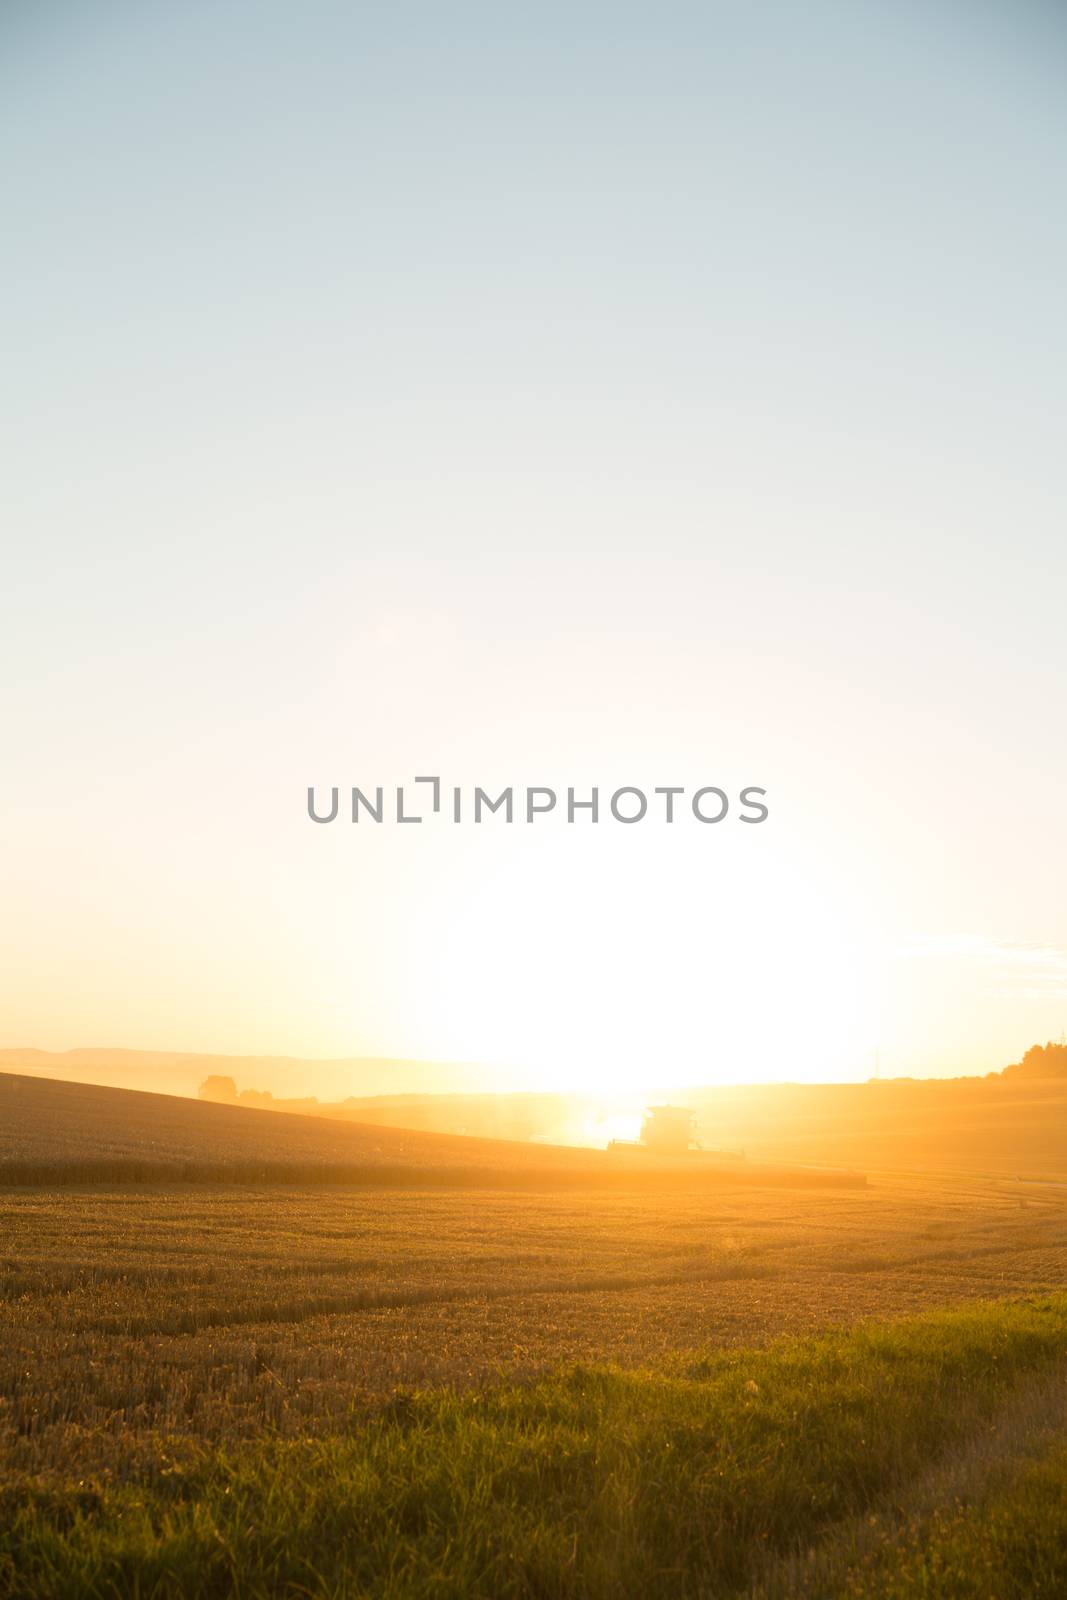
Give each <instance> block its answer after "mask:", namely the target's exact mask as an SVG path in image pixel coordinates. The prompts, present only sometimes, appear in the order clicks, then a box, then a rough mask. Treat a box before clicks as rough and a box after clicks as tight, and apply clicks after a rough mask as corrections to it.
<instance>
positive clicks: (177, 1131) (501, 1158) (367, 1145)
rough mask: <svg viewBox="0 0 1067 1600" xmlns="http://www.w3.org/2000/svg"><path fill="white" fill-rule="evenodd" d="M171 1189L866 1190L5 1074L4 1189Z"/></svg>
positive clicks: (0, 1080)
mask: <svg viewBox="0 0 1067 1600" xmlns="http://www.w3.org/2000/svg"><path fill="white" fill-rule="evenodd" d="M740 1169H743V1170H740ZM171 1180H177V1181H183V1182H208V1183H210V1182H230V1183H233V1182H237V1183H249V1184H265V1183H275V1184H289V1185H292V1186H306V1185H308V1184H320V1183H341V1184H347V1185H364V1186H375V1187H383V1186H390V1187H397V1188H399V1187H403V1188H412V1187H415V1188H417V1187H429V1186H433V1187H449V1188H471V1189H478V1188H481V1189H485V1188H524V1187H530V1188H535V1187H537V1188H540V1187H549V1188H597V1187H611V1188H639V1187H643V1186H645V1185H649V1184H651V1185H653V1186H657V1187H660V1186H668V1187H677V1186H679V1185H682V1186H685V1187H692V1186H698V1187H699V1186H704V1185H707V1184H723V1183H730V1184H733V1185H737V1184H785V1185H790V1186H803V1187H811V1186H833V1187H840V1186H842V1185H844V1186H847V1187H851V1188H854V1187H857V1186H862V1185H864V1184H865V1182H866V1180H865V1178H864V1177H863V1176H862V1174H859V1173H841V1172H824V1171H803V1170H801V1169H799V1168H796V1167H787V1166H776V1167H773V1168H771V1167H768V1166H761V1165H757V1164H756V1163H747V1162H740V1163H737V1162H735V1163H725V1164H716V1163H715V1162H714V1161H713V1160H711V1159H710V1158H703V1159H702V1158H701V1157H699V1156H695V1157H684V1156H683V1157H678V1158H674V1159H671V1158H660V1157H656V1156H652V1155H647V1156H646V1155H644V1154H642V1153H639V1154H638V1156H637V1157H636V1158H631V1159H629V1160H627V1159H620V1158H615V1157H613V1156H611V1155H609V1154H608V1153H607V1152H605V1151H603V1150H590V1149H587V1148H581V1147H577V1146H572V1147H562V1146H558V1145H542V1144H532V1143H526V1144H522V1143H513V1142H510V1141H507V1140H502V1139H501V1140H496V1139H474V1138H466V1137H463V1136H461V1135H450V1134H440V1133H424V1132H418V1131H412V1130H407V1129H401V1128H387V1127H374V1126H367V1125H361V1124H357V1123H350V1122H344V1121H340V1120H337V1119H333V1120H331V1119H328V1118H324V1117H312V1116H301V1115H296V1114H293V1113H283V1112H277V1111H260V1110H250V1109H247V1108H246V1107H244V1106H233V1105H217V1104H211V1103H209V1102H206V1101H199V1100H188V1099H184V1098H181V1097H179V1096H171V1095H159V1094H145V1093H142V1092H139V1091H137V1090H130V1089H109V1088H99V1087H96V1086H91V1085H88V1084H76V1083H62V1082H58V1081H56V1080H55V1079H50V1078H33V1077H30V1076H27V1075H22V1074H14V1073H0V1186H3V1185H4V1184H21V1185H34V1186H46V1185H54V1184H61V1183H68V1184H69V1183H103V1184H109V1183H110V1184H114V1183H131V1182H133V1183H137V1182H141V1183H154V1182H160V1181H171Z"/></svg>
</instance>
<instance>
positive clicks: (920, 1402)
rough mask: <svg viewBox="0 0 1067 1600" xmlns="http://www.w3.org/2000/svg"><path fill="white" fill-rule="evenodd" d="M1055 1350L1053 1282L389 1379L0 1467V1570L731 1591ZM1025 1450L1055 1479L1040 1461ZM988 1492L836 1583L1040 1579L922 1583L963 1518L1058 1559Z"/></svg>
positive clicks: (288, 1583) (549, 1590) (986, 1542)
mask: <svg viewBox="0 0 1067 1600" xmlns="http://www.w3.org/2000/svg"><path fill="white" fill-rule="evenodd" d="M1065 1366H1067V1296H1056V1297H1053V1298H1050V1299H1045V1300H1041V1301H1030V1302H1023V1303H1018V1302H1016V1303H1008V1304H986V1305H981V1306H976V1307H971V1308H969V1309H966V1310H962V1311H955V1312H941V1313H935V1314H930V1315H926V1316H923V1317H918V1318H913V1319H910V1320H907V1321H897V1322H893V1323H885V1324H876V1325H869V1326H866V1327H862V1328H859V1329H856V1330H853V1331H852V1332H849V1333H842V1334H835V1335H830V1336H827V1337H822V1338H818V1339H807V1340H802V1341H788V1342H780V1343H778V1344H776V1345H773V1346H771V1347H769V1348H766V1349H763V1350H760V1351H752V1352H744V1351H741V1352H736V1351H735V1352H732V1353H729V1354H718V1355H711V1356H709V1357H707V1358H706V1359H703V1360H699V1361H696V1362H694V1361H692V1360H688V1361H685V1362H683V1361H682V1360H681V1359H678V1360H676V1361H675V1362H674V1363H672V1364H668V1365H667V1366H665V1367H664V1368H663V1369H661V1370H659V1371H655V1372H641V1373H633V1372H630V1373H624V1372H620V1371H617V1370H613V1369H604V1368H591V1367H580V1368H574V1369H571V1370H569V1371H566V1372H561V1373H558V1374H556V1375H553V1376H551V1377H548V1378H543V1379H541V1380H539V1381H536V1382H534V1383H531V1384H529V1385H526V1386H518V1387H516V1386H512V1387H506V1388H503V1387H502V1388H498V1389H494V1390H489V1391H487V1392H484V1393H481V1394H467V1395H460V1396H457V1395H454V1394H449V1393H442V1392H439V1391H438V1392H432V1393H426V1394H423V1395H405V1394H398V1395H397V1396H395V1397H394V1399H393V1400H392V1402H391V1403H390V1404H389V1405H387V1406H386V1407H385V1408H384V1409H383V1410H382V1411H380V1412H378V1413H377V1414H375V1415H373V1416H370V1417H368V1415H367V1414H366V1413H364V1414H363V1415H361V1416H356V1415H355V1414H353V1417H352V1418H351V1420H350V1422H349V1424H348V1425H347V1427H345V1428H340V1429H338V1430H337V1431H336V1432H334V1433H332V1434H331V1435H329V1436H327V1437H323V1438H317V1439H305V1440H300V1439H297V1440H292V1439H289V1440H283V1439H278V1438H275V1439H271V1438H263V1439H261V1440H257V1441H253V1442H250V1443H247V1444H244V1445H239V1446H236V1447H233V1448H232V1449H229V1450H226V1449H223V1448H216V1449H213V1450H201V1451H193V1452H190V1451H178V1452H176V1453H175V1455H174V1458H173V1459H168V1458H167V1455H166V1453H165V1452H164V1451H161V1453H160V1458H159V1459H158V1460H157V1461H156V1462H154V1463H152V1464H150V1465H148V1466H146V1467H145V1468H144V1470H143V1472H142V1473H141V1475H140V1476H139V1477H138V1478H136V1479H131V1480H129V1481H127V1482H124V1483H110V1482H109V1481H108V1480H107V1479H101V1480H100V1481H98V1482H84V1481H83V1482H76V1483H74V1482H72V1483H69V1484H63V1483H62V1482H58V1481H52V1480H49V1481H47V1482H46V1481H44V1480H37V1481H35V1480H33V1479H31V1478H28V1477H25V1476H23V1477H20V1478H17V1479H12V1480H10V1481H9V1482H8V1483H7V1484H6V1486H2V1487H0V1529H2V1530H3V1531H2V1532H0V1594H2V1595H4V1596H11V1597H31V1596H32V1597H33V1600H49V1597H63V1600H89V1597H92V1600H98V1597H103V1596H107V1597H109V1600H118V1597H126V1596H131V1597H137V1600H146V1597H148V1596H153V1597H164V1596H166V1597H172V1596H173V1597H177V1596H182V1597H207V1596H222V1595H238V1596H242V1597H244V1600H258V1597H261V1596H267V1595H289V1596H297V1595H302V1596H308V1595H316V1596H327V1595H336V1596H342V1595H343V1596H356V1595H374V1596H383V1597H388V1600H402V1597H403V1600H416V1597H418V1600H423V1597H445V1596H476V1597H486V1600H508V1597H520V1596H521V1597H544V1600H549V1597H560V1600H563V1597H569V1596H575V1597H577V1596H582V1597H586V1596H588V1597H591V1600H598V1597H609V1596H610V1597H615V1596H626V1595H634V1594H638V1595H642V1596H647V1597H649V1600H655V1597H658V1596H664V1597H667V1596H670V1597H672V1600H674V1597H685V1596H697V1595H702V1596H712V1595H730V1594H738V1593H743V1592H745V1591H746V1589H748V1588H749V1587H750V1586H751V1585H753V1584H755V1583H757V1582H758V1580H759V1578H760V1575H761V1573H763V1572H764V1571H765V1570H766V1568H767V1565H768V1562H770V1561H773V1560H774V1559H775V1558H782V1557H785V1556H788V1555H789V1553H790V1552H794V1551H802V1550H804V1549H806V1548H809V1547H810V1546H812V1544H813V1543H815V1542H817V1541H819V1540H820V1539H821V1538H824V1537H830V1536H832V1533H833V1530H834V1529H835V1528H839V1527H840V1526H841V1525H842V1523H844V1522H846V1521H847V1520H848V1519H854V1518H857V1517H862V1516H863V1515H865V1514H866V1513H868V1512H869V1511H871V1510H873V1509H875V1508H878V1507H880V1506H882V1505H884V1504H885V1502H886V1500H887V1497H892V1496H894V1495H900V1494H902V1493H903V1492H904V1491H905V1489H906V1488H907V1486H908V1485H909V1484H912V1483H913V1482H914V1481H915V1480H916V1479H917V1478H918V1477H919V1476H920V1475H921V1474H922V1473H924V1472H925V1471H927V1470H928V1469H929V1467H930V1465H931V1463H934V1462H936V1461H938V1460H944V1459H945V1458H946V1457H947V1456H950V1455H951V1453H952V1452H953V1451H954V1450H957V1449H960V1448H962V1447H964V1446H965V1445H966V1444H967V1442H968V1441H970V1440H972V1439H973V1438H974V1437H975V1436H976V1435H977V1434H979V1433H980V1432H981V1431H982V1430H983V1429H986V1428H988V1426H989V1423H990V1419H992V1418H993V1417H995V1415H996V1414H997V1411H998V1408H1001V1407H1003V1405H1004V1404H1005V1403H1006V1402H1007V1401H1008V1400H1009V1399H1010V1397H1011V1396H1012V1395H1013V1394H1015V1393H1017V1392H1018V1390H1019V1389H1020V1386H1022V1385H1024V1384H1026V1383H1027V1382H1032V1381H1034V1380H1035V1379H1039V1378H1040V1379H1043V1378H1051V1377H1053V1375H1055V1374H1057V1373H1061V1372H1062V1371H1063V1369H1064V1367H1065ZM1035 1470H1037V1469H1035ZM1044 1470H1045V1471H1046V1474H1047V1475H1048V1476H1047V1477H1046V1478H1040V1477H1039V1480H1038V1481H1039V1483H1041V1484H1044V1485H1045V1489H1044V1490H1043V1491H1042V1492H1043V1493H1045V1494H1046V1495H1047V1498H1048V1500H1049V1502H1050V1503H1052V1502H1053V1501H1054V1500H1055V1483H1056V1481H1057V1473H1058V1474H1059V1480H1058V1481H1059V1482H1060V1483H1061V1484H1062V1483H1063V1482H1064V1469H1063V1466H1062V1461H1061V1462H1060V1464H1059V1465H1056V1464H1050V1465H1048V1466H1047V1467H1046V1468H1045V1469H1044ZM1012 1493H1014V1494H1015V1498H1014V1499H1012V1498H1011V1494H1012ZM1005 1495H1006V1496H1007V1498H1005V1499H1004V1500H1003V1501H1002V1503H1001V1508H1002V1511H1003V1516H1004V1517H1005V1518H1007V1520H1003V1521H1002V1522H1000V1523H997V1524H995V1526H996V1527H998V1528H1000V1529H1001V1530H1002V1532H1001V1533H999V1534H998V1535H997V1538H998V1539H999V1540H1000V1543H997V1542H996V1540H991V1536H990V1535H989V1534H988V1533H987V1531H986V1530H987V1526H988V1525H989V1519H988V1518H986V1517H983V1516H982V1515H980V1514H978V1513H974V1514H972V1513H968V1512H967V1511H966V1510H961V1511H960V1513H959V1516H958V1518H956V1520H951V1519H950V1520H948V1521H946V1522H945V1523H944V1526H943V1527H941V1528H938V1529H934V1532H933V1535H932V1536H931V1537H932V1540H933V1542H931V1543H930V1544H929V1546H928V1547H927V1545H925V1544H924V1545H922V1548H921V1549H920V1548H919V1547H918V1546H916V1548H914V1549H911V1550H908V1549H904V1548H901V1549H899V1550H894V1551H891V1552H888V1553H887V1554H886V1556H885V1564H884V1570H882V1571H881V1574H880V1579H879V1581H882V1580H884V1584H888V1583H890V1582H893V1583H897V1584H898V1587H897V1588H895V1589H890V1588H887V1587H884V1586H883V1587H882V1588H876V1587H872V1588H864V1587H863V1584H864V1583H867V1582H868V1581H870V1582H874V1579H870V1580H868V1578H865V1577H862V1576H856V1575H855V1574H853V1575H851V1576H850V1577H849V1579H848V1585H847V1587H845V1588H843V1589H842V1591H841V1592H843V1593H852V1594H862V1593H869V1594H875V1593H877V1594H894V1595H895V1594H900V1595H934V1594H942V1593H944V1594H956V1593H959V1594H961V1595H962V1594H966V1595H977V1594H984V1595H986V1594H987V1595H989V1596H992V1595H1000V1594H1001V1593H1003V1594H1013V1593H1019V1594H1022V1593H1031V1592H1033V1593H1036V1594H1044V1593H1047V1594H1052V1593H1054V1592H1062V1589H1061V1590H1058V1591H1057V1590H1055V1589H1054V1588H1051V1587H1047V1586H1046V1588H1044V1589H1041V1588H1036V1589H1033V1590H1029V1589H1019V1588H1016V1589H1014V1590H1013V1589H1007V1588H1005V1589H1003V1590H1001V1589H998V1588H997V1587H996V1586H995V1584H994V1585H993V1586H992V1587H989V1588H988V1589H982V1588H980V1587H979V1588H974V1587H972V1588H970V1589H959V1590H955V1589H949V1588H945V1587H943V1586H942V1587H940V1588H939V1587H938V1586H937V1585H938V1583H939V1582H940V1581H941V1580H940V1579H939V1578H938V1577H937V1576H936V1571H937V1570H938V1569H937V1566H936V1564H937V1562H939V1561H940V1562H942V1563H944V1562H945V1561H948V1562H949V1563H950V1565H951V1564H952V1563H953V1562H956V1561H957V1560H959V1561H963V1560H969V1559H970V1558H969V1557H967V1556H966V1551H967V1549H968V1548H969V1547H968V1544H967V1541H968V1540H970V1541H972V1544H973V1545H974V1547H975V1548H977V1549H979V1550H980V1551H983V1552H985V1553H986V1555H987V1556H988V1559H989V1561H993V1562H995V1561H1001V1562H1002V1564H1004V1563H1006V1564H1007V1566H1008V1567H1010V1564H1011V1561H1012V1560H1014V1559H1015V1556H1014V1555H1012V1553H1011V1552H1012V1549H1013V1548H1015V1547H1013V1546H1012V1543H1011V1541H1012V1539H1013V1538H1014V1539H1016V1540H1017V1541H1022V1542H1023V1543H1026V1541H1027V1540H1029V1541H1030V1543H1029V1544H1028V1545H1027V1549H1028V1550H1029V1552H1030V1553H1029V1555H1028V1556H1027V1560H1028V1562H1029V1568H1028V1570H1030V1571H1032V1572H1033V1573H1035V1574H1039V1573H1041V1572H1042V1571H1045V1570H1048V1571H1050V1572H1051V1571H1053V1570H1054V1571H1055V1572H1058V1573H1060V1574H1061V1577H1062V1563H1061V1565H1060V1566H1059V1567H1056V1566H1055V1565H1054V1563H1055V1560H1056V1559H1057V1557H1056V1555H1055V1550H1054V1549H1050V1548H1048V1539H1047V1538H1046V1536H1045V1534H1044V1533H1043V1531H1042V1529H1043V1526H1044V1525H1043V1524H1042V1522H1041V1519H1040V1517H1039V1516H1037V1515H1036V1514H1035V1515H1031V1514H1030V1509H1029V1508H1030V1507H1031V1504H1032V1502H1031V1500H1030V1498H1029V1497H1028V1494H1027V1493H1025V1492H1023V1491H1022V1490H1011V1491H1009V1490H1005ZM1005 1507H1006V1508H1007V1510H1004V1508H1005ZM1065 1522H1067V1514H1065V1513H1064V1512H1062V1511H1061V1512H1060V1513H1059V1514H1058V1517H1057V1518H1056V1519H1054V1520H1053V1522H1052V1523H1051V1524H1050V1525H1049V1526H1051V1529H1052V1532H1051V1534H1050V1535H1049V1537H1050V1538H1051V1539H1052V1540H1053V1541H1060V1542H1062V1536H1063V1532H1064V1524H1065ZM953 1541H955V1544H954V1543H953ZM939 1550H940V1552H941V1553H940V1554H938V1551H939ZM957 1550H958V1551H959V1552H960V1555H959V1556H957V1555H956V1553H955V1552H956V1551H957ZM893 1560H897V1561H898V1567H897V1568H896V1569H894V1568H893V1566H892V1561H893ZM909 1560H910V1561H911V1563H912V1565H911V1566H909V1565H908V1562H909ZM1042 1562H1044V1563H1045V1565H1044V1567H1042ZM923 1563H925V1565H923ZM971 1564H972V1566H973V1565H974V1563H973V1562H972V1563H971ZM991 1570H992V1569H991ZM931 1574H934V1576H931ZM1052 1581H1053V1580H1052V1579H1051V1578H1050V1579H1049V1582H1050V1583H1051V1582H1052ZM924 1584H925V1587H923V1585H924ZM819 1592H827V1591H819Z"/></svg>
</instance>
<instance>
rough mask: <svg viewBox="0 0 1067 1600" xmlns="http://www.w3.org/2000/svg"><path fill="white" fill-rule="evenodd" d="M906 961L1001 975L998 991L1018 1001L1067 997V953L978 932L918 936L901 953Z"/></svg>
mask: <svg viewBox="0 0 1067 1600" xmlns="http://www.w3.org/2000/svg"><path fill="white" fill-rule="evenodd" d="M897 954H898V956H900V957H901V958H902V959H904V960H926V961H965V962H968V963H972V964H974V965H978V966H983V967H987V968H989V969H990V972H991V973H997V974H999V980H1000V981H999V982H998V984H997V992H998V993H999V994H1002V995H1005V996H1007V997H1010V998H1012V999H1017V1000H1047V999H1049V998H1052V997H1055V996H1059V995H1064V996H1067V950H1061V949H1060V948H1059V947H1058V946H1056V945H1046V944H1011V943H1008V942H1006V941H1002V940H998V939H990V938H988V937H986V935H984V934H975V933H928V934H916V935H915V936H914V937H913V938H911V939H909V940H908V941H907V942H906V943H905V944H903V945H901V946H900V947H899V949H898V951H897Z"/></svg>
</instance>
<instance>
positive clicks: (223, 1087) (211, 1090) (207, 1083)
mask: <svg viewBox="0 0 1067 1600" xmlns="http://www.w3.org/2000/svg"><path fill="white" fill-rule="evenodd" d="M196 1092H197V1094H198V1096H199V1097H200V1099H201V1100H215V1101H217V1102H219V1103H220V1104H222V1105H230V1104H232V1103H234V1102H235V1101H236V1099H237V1085H236V1083H235V1082H234V1080H233V1079H232V1078H224V1077H221V1076H220V1075H219V1074H218V1073H217V1072H213V1073H212V1074H211V1076H210V1077H209V1078H205V1079H204V1081H203V1083H202V1084H201V1085H200V1087H199V1089H198V1090H197V1091H196Z"/></svg>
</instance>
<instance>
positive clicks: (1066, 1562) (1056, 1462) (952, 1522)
mask: <svg viewBox="0 0 1067 1600" xmlns="http://www.w3.org/2000/svg"><path fill="white" fill-rule="evenodd" d="M840 1592H841V1593H842V1594H847V1595H849V1596H853V1597H856V1600H860V1597H862V1600H927V1597H931V1596H935V1595H936V1596H937V1597H938V1600H994V1597H995V1600H1061V1597H1062V1596H1063V1595H1065V1594H1067V1445H1064V1444H1059V1445H1058V1446H1057V1447H1056V1448H1055V1449H1053V1450H1052V1451H1051V1452H1050V1453H1049V1454H1048V1456H1047V1457H1046V1458H1045V1459H1044V1460H1041V1461H1036V1462H1034V1463H1032V1464H1031V1465H1029V1466H1027V1467H1025V1468H1023V1469H1022V1470H1021V1471H1019V1472H1018V1473H1017V1474H1016V1475H1015V1476H1014V1477H1012V1478H1011V1479H1010V1480H1009V1481H1008V1483H1007V1484H1005V1485H1003V1486H1002V1487H1001V1488H1000V1490H999V1491H997V1492H995V1493H993V1494H991V1495H989V1496H986V1497H983V1498H982V1499H980V1500H978V1501H977V1502H976V1503H974V1504H970V1505H957V1506H953V1507H950V1508H946V1509H943V1510H938V1511H935V1512H934V1513H933V1515H932V1516H930V1517H929V1518H926V1519H924V1520H922V1521H920V1522H918V1523H915V1524H912V1525H911V1526H910V1527H909V1528H908V1529H907V1530H906V1532H905V1533H904V1535H903V1536H902V1537H901V1538H900V1539H899V1541H898V1543H897V1544H896V1545H895V1546H889V1547H885V1548H882V1549H881V1550H879V1551H878V1552H877V1554H876V1555H875V1556H874V1557H873V1558H871V1559H869V1560H868V1561H867V1562H866V1563H864V1564H863V1565H861V1566H857V1567H855V1568H853V1569H852V1571H851V1572H849V1573H848V1575H847V1577H846V1578H845V1580H844V1582H843V1583H842V1585H841V1591H840Z"/></svg>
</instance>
